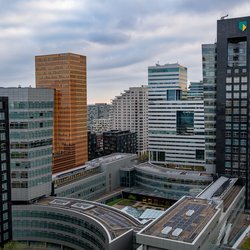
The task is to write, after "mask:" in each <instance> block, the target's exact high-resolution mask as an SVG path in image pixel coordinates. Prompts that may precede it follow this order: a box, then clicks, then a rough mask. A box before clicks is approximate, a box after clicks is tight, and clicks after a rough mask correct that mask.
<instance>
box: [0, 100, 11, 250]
mask: <svg viewBox="0 0 250 250" xmlns="http://www.w3.org/2000/svg"><path fill="white" fill-rule="evenodd" d="M0 143H1V146H0V176H1V178H0V187H1V189H0V247H2V246H3V244H4V243H6V242H7V241H8V240H10V239H11V238H12V215H11V183H10V147H9V146H10V145H9V109H8V98H7V97H0Z"/></svg>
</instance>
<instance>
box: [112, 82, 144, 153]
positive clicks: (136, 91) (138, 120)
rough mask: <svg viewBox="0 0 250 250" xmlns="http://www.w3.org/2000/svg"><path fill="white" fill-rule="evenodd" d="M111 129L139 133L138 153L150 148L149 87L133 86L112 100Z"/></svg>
mask: <svg viewBox="0 0 250 250" xmlns="http://www.w3.org/2000/svg"><path fill="white" fill-rule="evenodd" d="M110 119H111V129H118V130H130V131H131V132H136V133H137V153H138V154H143V153H146V152H147V150H148V88H147V86H141V87H131V88H129V90H125V91H124V93H121V95H120V96H116V98H115V99H113V100H112V105H111V109H110Z"/></svg>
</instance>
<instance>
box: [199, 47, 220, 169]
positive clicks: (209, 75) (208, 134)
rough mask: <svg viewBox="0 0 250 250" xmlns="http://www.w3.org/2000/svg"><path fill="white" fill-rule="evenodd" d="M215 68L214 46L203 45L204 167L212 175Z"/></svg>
mask: <svg viewBox="0 0 250 250" xmlns="http://www.w3.org/2000/svg"><path fill="white" fill-rule="evenodd" d="M216 67H217V66H216V44H203V45H202V69H203V86H204V107H205V110H204V123H205V147H206V148H205V160H206V163H205V166H206V169H207V170H208V171H209V172H212V173H215V172H216V170H215V167H216Z"/></svg>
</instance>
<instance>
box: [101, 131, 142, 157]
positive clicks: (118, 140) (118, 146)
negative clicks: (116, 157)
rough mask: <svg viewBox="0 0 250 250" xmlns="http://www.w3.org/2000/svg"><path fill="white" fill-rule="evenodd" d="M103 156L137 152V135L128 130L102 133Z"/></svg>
mask: <svg viewBox="0 0 250 250" xmlns="http://www.w3.org/2000/svg"><path fill="white" fill-rule="evenodd" d="M103 152H104V155H108V154H113V153H117V152H119V153H131V154H135V153H136V152H137V135H136V133H135V132H130V131H129V130H124V131H121V130H110V131H108V132H104V133H103Z"/></svg>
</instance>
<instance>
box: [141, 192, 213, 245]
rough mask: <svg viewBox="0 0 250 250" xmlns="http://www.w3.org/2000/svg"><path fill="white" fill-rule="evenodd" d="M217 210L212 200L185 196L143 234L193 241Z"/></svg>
mask: <svg viewBox="0 0 250 250" xmlns="http://www.w3.org/2000/svg"><path fill="white" fill-rule="evenodd" d="M216 212H217V209H216V205H215V204H213V203H212V202H211V201H208V200H204V199H199V198H191V197H183V198H182V199H181V200H180V201H179V202H177V203H176V204H175V205H173V206H172V207H171V208H169V209H168V210H167V211H166V212H165V213H164V214H163V215H162V216H161V217H160V218H159V219H157V220H156V221H155V223H154V222H153V223H152V224H151V226H149V227H148V228H146V229H145V230H143V232H142V234H146V235H150V236H156V237H160V238H165V239H171V240H177V241H184V242H187V243H192V242H193V241H194V240H195V239H196V238H197V236H198V235H199V234H200V232H201V231H202V230H203V229H204V227H205V226H206V225H207V223H208V222H209V221H210V220H211V218H212V217H213V216H214V215H215V213H216Z"/></svg>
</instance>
